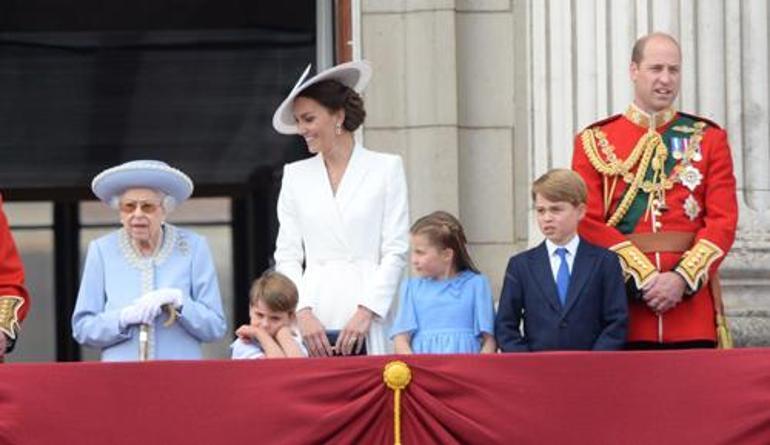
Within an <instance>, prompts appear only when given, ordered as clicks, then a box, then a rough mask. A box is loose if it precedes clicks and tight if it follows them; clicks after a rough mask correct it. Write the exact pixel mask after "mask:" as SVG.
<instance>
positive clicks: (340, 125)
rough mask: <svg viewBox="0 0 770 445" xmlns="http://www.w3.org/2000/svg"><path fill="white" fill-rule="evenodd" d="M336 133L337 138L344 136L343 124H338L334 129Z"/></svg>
mask: <svg viewBox="0 0 770 445" xmlns="http://www.w3.org/2000/svg"><path fill="white" fill-rule="evenodd" d="M334 128H335V130H334V132H335V133H336V134H337V136H339V135H341V134H342V124H341V123H339V122H337V125H336V126H335V127H334Z"/></svg>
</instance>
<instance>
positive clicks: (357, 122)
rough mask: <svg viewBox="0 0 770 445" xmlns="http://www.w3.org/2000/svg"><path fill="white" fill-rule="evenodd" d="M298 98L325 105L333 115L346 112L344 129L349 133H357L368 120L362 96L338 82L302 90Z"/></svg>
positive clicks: (320, 83) (314, 85) (329, 81)
mask: <svg viewBox="0 0 770 445" xmlns="http://www.w3.org/2000/svg"><path fill="white" fill-rule="evenodd" d="M297 97H307V98H309V99H313V100H314V101H316V102H318V103H319V104H321V105H323V106H324V107H325V108H326V109H328V110H330V111H331V112H332V113H334V112H336V111H339V110H344V111H345V122H343V123H342V126H343V128H345V130H347V131H355V130H356V129H357V128H358V127H360V126H361V124H363V123H364V119H365V118H366V110H364V100H363V99H361V95H360V94H358V93H356V92H355V91H354V90H353V89H352V88H350V87H348V86H345V85H343V84H341V83H339V82H337V81H336V80H322V81H321V82H318V83H314V84H313V85H310V86H309V87H307V88H305V89H304V90H302V91H301V92H300V93H299V94H298V95H297Z"/></svg>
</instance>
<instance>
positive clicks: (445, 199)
mask: <svg viewBox="0 0 770 445" xmlns="http://www.w3.org/2000/svg"><path fill="white" fill-rule="evenodd" d="M767 25H768V5H767V2H766V0H740V1H737V0H735V1H733V0H464V1H463V0H456V1H450V0H420V1H418V0H411V1H410V0H402V1H386V0H380V1H376V0H369V1H366V0H364V1H363V2H362V4H361V39H362V42H361V43H362V48H363V50H362V55H363V57H364V58H367V59H369V60H371V61H372V62H373V63H374V66H375V77H374V79H373V81H372V84H371V86H370V88H369V90H368V92H367V94H366V101H367V107H368V108H367V110H368V112H369V118H368V121H367V125H366V129H365V140H366V144H367V145H368V146H370V147H371V148H374V149H379V150H386V151H393V152H397V153H400V154H402V155H403V156H404V159H405V161H406V164H407V175H408V180H409V185H410V199H411V207H412V209H411V210H412V218H413V219H414V218H415V217H418V216H420V215H423V214H425V213H427V212H429V211H432V210H435V209H445V210H449V211H451V212H453V213H455V214H458V215H459V216H460V218H461V220H462V221H463V223H464V225H465V228H466V230H467V232H468V237H469V240H470V242H471V245H472V249H473V253H474V258H475V259H476V260H477V261H478V263H479V264H480V266H481V268H482V270H483V271H484V272H485V273H487V274H488V275H489V276H490V278H491V280H492V284H493V286H494V287H495V292H497V291H499V286H500V283H501V280H502V273H503V271H504V268H505V264H506V260H507V257H508V256H509V255H510V254H512V253H514V252H516V251H518V250H520V249H522V248H524V247H526V246H527V245H532V244H534V243H536V242H539V240H540V239H541V238H540V236H539V234H538V232H537V229H536V227H535V226H534V224H533V223H532V221H533V220H532V218H531V216H532V215H531V203H530V199H529V184H530V183H531V181H532V180H533V179H534V178H536V177H537V176H539V175H540V174H542V173H543V172H545V171H546V170H547V169H549V168H552V167H563V166H568V165H569V164H570V161H571V151H572V139H573V137H574V135H575V134H576V133H577V132H578V131H579V130H580V129H581V128H583V127H584V126H586V125H588V124H589V123H591V122H593V121H595V120H597V119H600V118H602V117H605V116H608V115H610V114H614V113H618V112H621V111H622V110H623V109H624V108H625V107H626V105H627V104H628V103H629V102H630V100H631V97H632V90H631V84H630V81H629V78H628V65H629V61H630V52H631V47H632V45H633V42H634V41H635V40H636V38H637V37H638V36H640V35H643V34H646V33H648V32H651V31H665V32H669V33H671V34H673V35H674V36H676V37H677V38H678V39H679V41H680V43H681V45H682V50H683V81H682V91H681V95H680V99H679V101H678V104H677V105H678V106H679V107H680V108H681V109H682V110H685V111H688V112H692V113H696V114H700V115H703V116H705V117H708V118H710V119H713V120H715V121H716V122H718V123H719V124H721V125H723V126H724V127H726V128H727V130H728V133H729V135H730V142H731V145H732V149H733V159H734V163H735V173H736V177H737V179H738V187H739V202H740V206H741V214H740V222H739V226H740V228H739V235H738V240H737V242H736V245H735V248H734V249H733V251H732V253H731V254H730V256H729V257H728V259H727V260H726V261H725V264H724V266H723V277H724V280H723V282H724V285H725V289H726V291H727V296H726V300H727V301H726V302H727V305H728V308H730V309H732V310H738V311H740V310H754V309H764V310H770V261H769V260H770V127H769V121H768V102H769V99H770V90H769V89H768V52H769V50H770V48H769V47H768V40H769V34H768V27H767Z"/></svg>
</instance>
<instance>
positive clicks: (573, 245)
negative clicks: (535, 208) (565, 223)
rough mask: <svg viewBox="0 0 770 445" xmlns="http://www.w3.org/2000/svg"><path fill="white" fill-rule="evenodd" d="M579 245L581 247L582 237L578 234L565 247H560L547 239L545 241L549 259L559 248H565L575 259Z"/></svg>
mask: <svg viewBox="0 0 770 445" xmlns="http://www.w3.org/2000/svg"><path fill="white" fill-rule="evenodd" d="M578 245H580V237H579V236H578V235H577V234H575V236H573V237H572V239H571V240H569V242H567V244H565V245H563V246H559V245H557V244H555V243H554V242H553V241H551V240H549V239H547V238H546V240H545V248H546V249H548V257H552V256H553V255H554V253H555V252H556V249H558V248H559V247H564V248H565V249H567V252H568V253H569V254H570V255H572V257H573V258H574V257H575V254H576V253H577V249H578Z"/></svg>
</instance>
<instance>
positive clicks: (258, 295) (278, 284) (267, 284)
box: [249, 270, 299, 313]
mask: <svg viewBox="0 0 770 445" xmlns="http://www.w3.org/2000/svg"><path fill="white" fill-rule="evenodd" d="M297 300H299V296H298V293H297V286H295V285H294V283H293V282H292V281H291V279H289V277H287V276H286V275H284V274H282V273H280V272H275V271H272V270H268V271H266V272H265V273H263V274H262V276H261V277H259V278H257V279H256V280H254V283H253V284H252V285H251V290H250V291H249V304H250V305H251V306H255V305H256V304H257V302H258V301H261V302H263V303H264V304H265V305H266V306H267V307H268V308H269V309H270V310H271V311H275V312H289V313H294V311H295V310H296V309H297Z"/></svg>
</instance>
